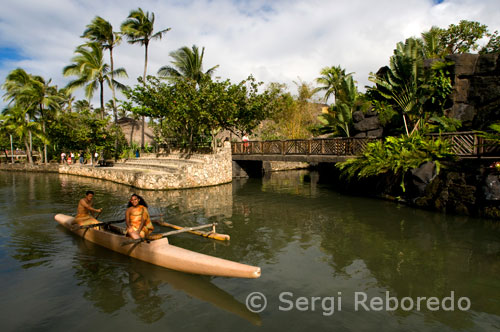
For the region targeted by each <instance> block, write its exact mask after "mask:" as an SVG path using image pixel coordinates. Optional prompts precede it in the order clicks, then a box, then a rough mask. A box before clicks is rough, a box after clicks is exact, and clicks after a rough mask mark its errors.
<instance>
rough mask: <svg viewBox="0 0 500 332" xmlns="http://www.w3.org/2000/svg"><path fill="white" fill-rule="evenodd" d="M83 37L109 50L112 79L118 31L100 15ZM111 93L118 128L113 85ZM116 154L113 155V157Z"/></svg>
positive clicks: (116, 147) (119, 40) (116, 142)
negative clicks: (114, 49)
mask: <svg viewBox="0 0 500 332" xmlns="http://www.w3.org/2000/svg"><path fill="white" fill-rule="evenodd" d="M82 37H83V38H87V39H89V40H90V41H92V42H96V43H99V44H100V45H101V47H102V48H103V49H107V50H109V61H110V64H111V81H114V79H115V78H114V69H115V67H114V59H113V48H114V47H115V46H118V45H119V44H120V42H121V40H122V37H121V35H120V33H118V32H114V31H113V26H112V25H111V23H109V22H108V21H106V20H105V19H103V18H102V17H100V16H96V17H94V19H93V20H92V22H91V23H90V24H89V25H87V28H86V29H85V31H84V32H83V35H82ZM111 93H112V96H113V99H112V105H111V109H112V110H113V118H114V123H115V128H116V129H117V130H118V112H117V109H116V92H115V87H114V85H111ZM117 151H118V135H116V139H115V153H116V152H117ZM117 157H118V156H117V155H115V158H117Z"/></svg>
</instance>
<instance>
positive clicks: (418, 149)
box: [336, 134, 454, 191]
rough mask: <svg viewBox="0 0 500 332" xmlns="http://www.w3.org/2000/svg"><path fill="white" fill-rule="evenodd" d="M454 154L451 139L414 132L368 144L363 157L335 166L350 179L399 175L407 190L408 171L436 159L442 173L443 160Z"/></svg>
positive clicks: (450, 157) (437, 166)
mask: <svg viewBox="0 0 500 332" xmlns="http://www.w3.org/2000/svg"><path fill="white" fill-rule="evenodd" d="M453 157H454V154H453V152H452V151H451V147H450V143H449V142H447V141H445V140H443V139H440V138H437V139H433V138H431V137H425V136H421V135H419V134H413V135H411V136H409V137H407V136H401V137H393V136H390V137H386V138H385V141H377V142H374V143H369V144H368V145H367V147H366V149H365V151H364V152H363V154H362V155H361V156H359V157H357V158H355V159H349V160H347V161H344V162H340V163H337V164H336V165H337V167H339V168H340V170H341V171H342V175H343V176H346V177H347V178H352V177H354V176H357V177H358V178H366V177H370V176H374V175H379V174H385V173H392V174H394V175H396V176H398V177H399V176H400V177H401V188H402V189H403V191H405V186H404V175H405V173H406V172H407V171H409V170H411V169H414V168H418V167H419V166H420V165H422V164H423V163H425V162H429V161H433V162H435V164H436V171H437V172H438V173H439V170H440V168H441V167H442V166H443V165H442V161H443V160H447V159H448V160H449V159H452V158H453Z"/></svg>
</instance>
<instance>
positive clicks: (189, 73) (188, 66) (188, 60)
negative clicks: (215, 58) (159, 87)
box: [158, 45, 219, 85]
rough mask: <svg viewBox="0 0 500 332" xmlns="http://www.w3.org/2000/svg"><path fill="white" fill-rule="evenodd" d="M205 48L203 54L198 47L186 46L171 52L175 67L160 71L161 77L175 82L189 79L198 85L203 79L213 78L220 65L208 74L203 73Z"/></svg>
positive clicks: (166, 67) (162, 68)
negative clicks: (180, 79)
mask: <svg viewBox="0 0 500 332" xmlns="http://www.w3.org/2000/svg"><path fill="white" fill-rule="evenodd" d="M204 54H205V47H202V49H201V54H200V50H199V49H198V46H196V45H193V46H192V47H191V48H189V47H187V46H184V47H181V48H179V49H178V50H177V51H173V52H170V56H171V57H172V58H173V59H174V60H172V61H171V63H172V65H173V66H163V67H161V68H160V70H158V75H159V76H160V77H164V78H167V79H169V80H172V81H175V80H178V79H179V78H187V79H189V80H192V81H195V82H196V83H197V84H198V85H199V84H200V83H201V81H202V79H203V77H206V76H209V77H210V76H212V74H213V73H214V72H215V70H216V69H217V68H218V67H219V65H216V66H213V67H212V68H210V69H208V70H207V71H206V72H203V56H204Z"/></svg>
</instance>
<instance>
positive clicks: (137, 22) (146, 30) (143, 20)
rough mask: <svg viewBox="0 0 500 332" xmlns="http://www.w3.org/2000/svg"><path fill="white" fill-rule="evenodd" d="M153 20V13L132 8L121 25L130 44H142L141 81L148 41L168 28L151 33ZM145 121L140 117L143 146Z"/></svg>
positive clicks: (142, 145) (146, 62)
mask: <svg viewBox="0 0 500 332" xmlns="http://www.w3.org/2000/svg"><path fill="white" fill-rule="evenodd" d="M154 22H155V14H154V13H151V14H150V13H149V12H144V11H143V10H142V9H141V8H138V9H136V10H132V11H131V12H130V14H129V15H128V17H127V19H126V20H125V22H123V23H122V25H121V31H122V33H123V34H124V35H125V36H126V37H127V39H128V42H129V43H130V44H140V45H143V46H144V74H143V75H142V80H143V83H144V84H145V83H146V72H147V68H148V46H149V42H150V41H151V40H154V39H161V38H162V37H163V35H164V34H165V33H167V32H168V31H169V30H170V28H167V29H163V30H160V31H158V32H156V33H153V30H154V27H153V26H154ZM145 125H146V121H145V118H144V116H143V117H142V138H141V147H142V148H144V126H145Z"/></svg>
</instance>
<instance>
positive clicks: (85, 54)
mask: <svg viewBox="0 0 500 332" xmlns="http://www.w3.org/2000/svg"><path fill="white" fill-rule="evenodd" d="M75 53H76V54H77V55H76V56H74V57H73V58H72V59H71V61H72V62H73V63H72V64H71V65H69V66H66V67H64V69H63V74H64V76H70V75H74V76H79V78H77V79H75V80H73V81H71V82H70V83H68V85H67V88H68V89H70V91H72V90H73V89H76V88H79V87H83V86H85V96H86V97H87V98H88V99H89V103H90V100H91V99H92V97H93V95H94V92H95V90H97V89H99V90H100V101H101V119H104V83H105V82H106V83H107V84H108V86H109V87H110V88H111V87H112V86H114V87H115V88H118V89H120V90H125V89H126V88H127V87H126V86H125V85H123V84H121V83H119V82H117V81H116V80H114V79H112V78H111V77H112V76H113V77H114V76H119V77H120V76H122V77H127V72H126V71H125V69H123V68H118V69H115V70H114V71H113V72H111V71H110V69H109V65H108V64H107V63H105V62H104V60H103V53H102V48H101V46H100V45H99V44H97V43H89V44H86V45H80V46H78V47H77V48H76V51H75Z"/></svg>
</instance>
